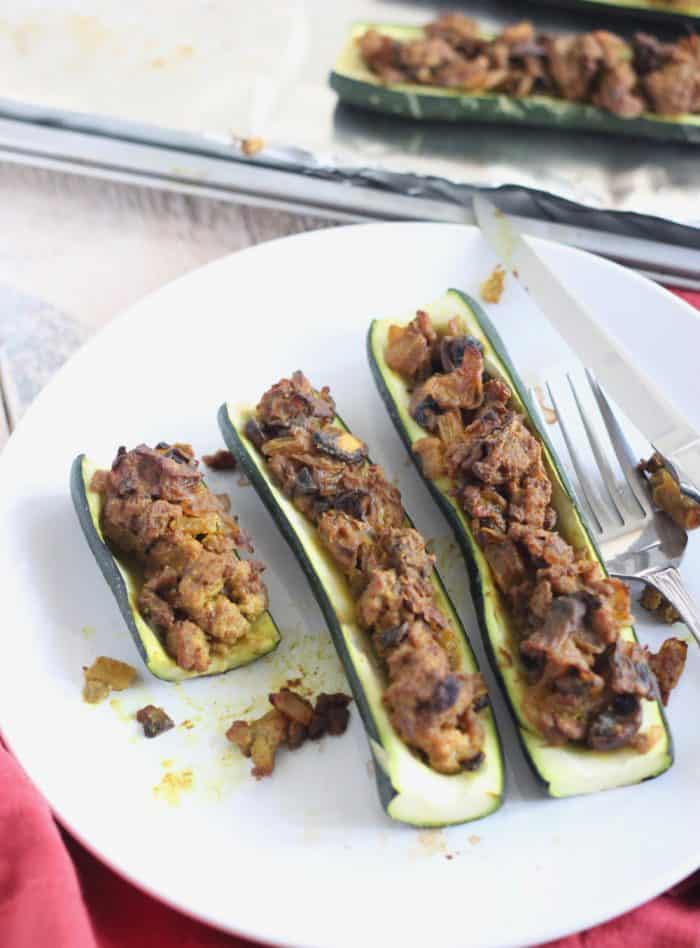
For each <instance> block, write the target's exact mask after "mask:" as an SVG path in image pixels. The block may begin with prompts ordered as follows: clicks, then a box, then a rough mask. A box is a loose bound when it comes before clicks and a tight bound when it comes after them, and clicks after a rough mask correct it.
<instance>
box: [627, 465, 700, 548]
mask: <svg viewBox="0 0 700 948" xmlns="http://www.w3.org/2000/svg"><path fill="white" fill-rule="evenodd" d="M637 470H638V471H639V472H640V474H644V475H645V476H646V477H647V481H648V484H649V488H650V490H651V499H652V501H653V502H654V504H655V505H656V506H657V507H659V508H660V509H661V510H663V511H664V513H667V514H668V515H669V517H671V518H672V519H673V520H675V522H676V523H677V524H678V525H679V526H681V527H683V529H684V530H695V529H697V528H698V527H700V504H696V503H695V501H693V500H691V499H690V497H688V496H687V495H686V494H682V493H681V490H680V487H679V486H678V483H677V481H676V479H675V478H674V477H673V475H672V474H671V472H670V471H668V470H666V467H665V466H664V460H663V458H662V457H661V455H660V454H657V453H654V454H652V456H651V457H650V458H649V460H648V461H640V462H639V464H638V465H637Z"/></svg>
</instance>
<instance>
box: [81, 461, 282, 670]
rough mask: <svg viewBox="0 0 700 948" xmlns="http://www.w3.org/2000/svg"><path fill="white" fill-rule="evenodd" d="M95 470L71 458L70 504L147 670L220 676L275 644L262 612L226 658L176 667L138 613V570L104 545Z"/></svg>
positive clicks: (277, 635)
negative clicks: (200, 668)
mask: <svg viewBox="0 0 700 948" xmlns="http://www.w3.org/2000/svg"><path fill="white" fill-rule="evenodd" d="M96 470H97V468H96V467H95V466H94V464H92V463H91V462H90V461H89V460H88V459H87V458H86V456H85V455H84V454H80V455H78V457H77V458H76V459H75V460H74V461H73V465H72V467H71V473H70V491H71V497H72V498H73V505H74V507H75V512H76V513H77V515H78V520H79V521H80V526H81V527H82V528H83V533H84V534H85V539H86V540H87V542H88V546H89V547H90V549H91V551H92V553H93V555H94V557H95V559H96V560H97V565H98V566H99V567H100V569H101V570H102V575H103V576H104V578H105V579H106V581H107V585H108V586H109V588H110V589H111V590H112V593H113V594H114V598H115V599H116V600H117V605H118V606H119V611H120V612H121V614H122V617H123V619H124V621H125V622H126V625H127V628H128V629H129V632H130V633H131V637H132V638H133V640H134V642H135V643H136V648H137V649H138V651H139V654H140V656H141V658H142V659H143V662H144V664H145V666H146V668H148V670H149V671H150V672H151V674H153V675H155V676H156V678H162V679H163V680H164V681H184V680H185V679H187V678H204V677H206V676H208V675H220V674H221V673H222V672H226V671H229V670H230V669H232V668H239V667H240V666H241V665H247V664H248V663H249V662H254V661H255V660H256V659H257V658H261V657H262V656H263V655H267V654H268V652H271V651H272V650H273V649H275V648H276V647H277V645H278V644H279V641H280V633H279V630H278V628H277V626H276V625H275V621H274V619H273V618H272V616H271V615H270V613H269V612H264V613H263V614H262V615H261V616H259V617H258V618H257V619H256V621H255V622H254V623H253V625H252V626H251V628H250V630H249V631H248V633H247V635H246V636H245V637H244V638H243V639H241V641H240V642H238V643H236V645H235V646H234V648H233V649H232V654H231V655H229V656H228V657H227V658H225V659H224V658H219V657H213V658H212V662H211V665H210V669H209V670H208V671H206V672H195V671H186V670H185V669H184V668H180V666H179V665H178V664H177V662H175V661H174V660H173V659H172V658H171V657H170V656H169V655H168V653H167V652H166V650H165V648H164V646H163V644H162V642H161V640H160V638H159V636H158V635H157V634H156V632H155V631H154V629H153V628H152V627H151V626H150V625H149V624H148V622H146V620H145V619H144V617H143V616H142V615H141V613H140V611H139V608H138V604H137V603H138V596H139V590H140V588H141V583H142V576H141V572H140V569H139V568H138V566H136V564H134V563H132V562H129V561H127V560H126V559H125V558H123V557H117V556H115V555H114V554H113V553H112V551H111V550H110V548H109V547H108V546H107V544H106V543H105V540H104V536H103V534H102V528H101V526H100V514H101V511H102V496H101V495H100V494H98V493H97V492H96V491H94V490H91V488H90V483H91V481H92V476H93V474H94V473H95V471H96Z"/></svg>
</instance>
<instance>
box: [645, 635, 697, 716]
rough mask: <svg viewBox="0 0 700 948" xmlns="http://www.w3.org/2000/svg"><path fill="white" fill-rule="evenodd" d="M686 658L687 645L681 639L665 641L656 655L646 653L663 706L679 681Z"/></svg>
mask: <svg viewBox="0 0 700 948" xmlns="http://www.w3.org/2000/svg"><path fill="white" fill-rule="evenodd" d="M687 656H688V643H687V642H683V641H682V640H681V639H666V641H665V642H664V643H663V645H662V646H661V648H660V649H659V651H658V652H657V653H656V654H654V653H653V652H650V653H648V656H647V657H648V661H649V666H650V668H651V670H652V671H653V673H654V675H655V676H656V681H657V683H658V685H659V694H660V695H661V700H662V702H663V703H664V704H668V699H669V696H670V694H671V692H672V691H673V689H674V688H675V687H676V685H677V684H678V682H679V680H680V677H681V674H682V673H683V669H684V668H685V660H686V658H687Z"/></svg>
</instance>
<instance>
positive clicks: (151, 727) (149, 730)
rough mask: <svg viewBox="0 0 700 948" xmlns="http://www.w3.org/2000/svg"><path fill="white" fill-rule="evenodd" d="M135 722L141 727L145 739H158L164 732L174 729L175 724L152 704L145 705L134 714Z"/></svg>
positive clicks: (160, 709)
mask: <svg viewBox="0 0 700 948" xmlns="http://www.w3.org/2000/svg"><path fill="white" fill-rule="evenodd" d="M136 720H137V721H138V722H139V724H142V725H143V733H144V736H145V737H158V735H159V734H163V733H164V732H165V731H169V730H170V729H171V728H173V727H175V722H174V721H173V719H172V718H171V717H170V715H168V714H166V713H165V711H163V709H162V708H156V706H155V705H153V704H147V705H146V706H145V708H140V709H139V710H138V711H137V712H136Z"/></svg>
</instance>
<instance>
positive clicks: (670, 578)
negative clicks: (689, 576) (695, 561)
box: [644, 566, 700, 645]
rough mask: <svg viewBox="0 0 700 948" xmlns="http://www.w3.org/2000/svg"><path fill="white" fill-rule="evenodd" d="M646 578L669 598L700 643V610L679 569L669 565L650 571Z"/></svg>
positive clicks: (699, 643)
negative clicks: (653, 571) (656, 570)
mask: <svg viewBox="0 0 700 948" xmlns="http://www.w3.org/2000/svg"><path fill="white" fill-rule="evenodd" d="M644 578H645V579H646V581H647V582H648V583H649V585H650V586H653V587H654V588H655V589H658V591H659V592H660V593H661V595H662V596H664V597H665V598H666V599H668V601H669V602H670V603H671V605H672V606H673V607H674V609H675V610H676V611H677V612H678V614H679V615H680V617H681V619H682V620H683V622H685V624H686V625H687V626H688V629H689V630H690V632H691V633H692V634H693V637H694V638H695V641H696V642H697V643H698V645H700V612H699V611H698V608H697V606H696V605H695V603H694V602H693V600H692V598H691V596H690V595H689V594H688V590H687V589H686V588H685V586H684V585H683V580H682V579H681V574H680V573H679V572H678V570H677V569H676V568H675V567H674V566H668V567H666V569H660V570H658V572H656V573H649V574H648V575H647V576H645V577H644Z"/></svg>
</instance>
